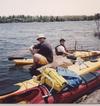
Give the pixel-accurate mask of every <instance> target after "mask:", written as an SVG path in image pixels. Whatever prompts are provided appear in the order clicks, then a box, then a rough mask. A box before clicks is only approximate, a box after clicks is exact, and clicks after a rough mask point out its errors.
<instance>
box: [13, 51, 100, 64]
mask: <svg viewBox="0 0 100 106" xmlns="http://www.w3.org/2000/svg"><path fill="white" fill-rule="evenodd" d="M73 54H74V55H75V56H76V57H81V58H87V57H91V56H97V55H100V51H75V52H74V53H73ZM13 63H15V64H16V65H29V64H34V61H33V59H14V60H13Z"/></svg>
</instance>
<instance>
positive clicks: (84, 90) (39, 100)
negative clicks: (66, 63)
mask: <svg viewBox="0 0 100 106" xmlns="http://www.w3.org/2000/svg"><path fill="white" fill-rule="evenodd" d="M99 85H100V71H99V70H98V71H96V72H91V73H88V74H85V75H82V84H81V85H79V86H78V87H75V88H72V89H69V90H67V91H61V92H55V93H53V91H52V92H51V93H50V92H49V90H48V87H46V86H44V85H39V86H36V87H34V88H32V89H27V90H24V91H23V92H19V93H17V94H15V95H11V96H8V97H5V98H1V97H0V103H20V104H21V103H28V104H50V103H73V102H74V101H76V100H77V99H78V98H80V97H82V96H83V95H85V94H88V93H90V92H92V91H93V90H95V88H96V87H97V86H99Z"/></svg>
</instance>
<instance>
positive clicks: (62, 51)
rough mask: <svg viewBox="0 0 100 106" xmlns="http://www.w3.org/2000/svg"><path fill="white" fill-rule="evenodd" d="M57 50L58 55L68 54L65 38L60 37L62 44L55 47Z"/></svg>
mask: <svg viewBox="0 0 100 106" xmlns="http://www.w3.org/2000/svg"><path fill="white" fill-rule="evenodd" d="M55 52H56V54H57V55H67V54H68V50H67V49H66V46H65V39H63V38H62V39H60V45H58V46H56V47H55Z"/></svg>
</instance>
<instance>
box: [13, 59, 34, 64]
mask: <svg viewBox="0 0 100 106" xmlns="http://www.w3.org/2000/svg"><path fill="white" fill-rule="evenodd" d="M13 63H15V64H16V65H30V64H33V63H34V61H33V59H14V60H13Z"/></svg>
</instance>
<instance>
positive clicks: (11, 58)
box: [8, 56, 26, 61]
mask: <svg viewBox="0 0 100 106" xmlns="http://www.w3.org/2000/svg"><path fill="white" fill-rule="evenodd" d="M15 59H26V58H25V57H12V56H11V57H8V60H9V61H13V60H15Z"/></svg>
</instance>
